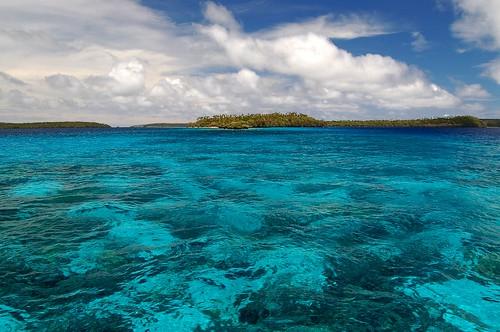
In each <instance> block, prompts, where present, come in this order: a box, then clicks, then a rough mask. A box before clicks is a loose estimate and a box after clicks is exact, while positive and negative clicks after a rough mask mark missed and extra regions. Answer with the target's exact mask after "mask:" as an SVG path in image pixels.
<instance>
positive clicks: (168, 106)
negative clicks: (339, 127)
mask: <svg viewBox="0 0 500 332" xmlns="http://www.w3.org/2000/svg"><path fill="white" fill-rule="evenodd" d="M0 47H2V50H6V51H5V52H3V54H2V55H0V121H21V120H22V121H25V120H73V119H82V120H87V119H92V120H100V121H104V122H110V123H112V124H130V123H137V122H149V121H186V120H192V119H194V118H196V117H197V116H202V115H211V114H218V113H247V112H252V113H257V112H272V111H278V112H287V111H299V112H303V113H308V114H311V115H314V116H317V117H321V118H330V119H336V118H340V119H350V118H353V119H357V118H363V119H364V118H415V117H426V116H442V115H454V114H472V115H477V116H480V117H500V89H499V85H500V1H498V0H423V1H394V0H385V1H370V0H361V1H303V0H295V1H284V0H226V1H218V2H210V1H208V2H206V1H199V0H168V1H162V0H144V1H140V2H138V1H133V0H110V1H106V2H102V1H95V0H72V1H62V0H49V1H46V2H43V4H40V2H37V1H34V0H23V1H21V2H19V4H16V3H10V4H9V3H2V4H0Z"/></svg>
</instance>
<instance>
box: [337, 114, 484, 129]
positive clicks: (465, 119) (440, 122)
mask: <svg viewBox="0 0 500 332" xmlns="http://www.w3.org/2000/svg"><path fill="white" fill-rule="evenodd" d="M327 126H328V127H471V128H475V127H486V125H485V124H484V123H483V122H482V121H481V120H480V119H478V118H476V117H473V116H468V115H466V116H455V117H449V118H434V119H416V120H366V121H356V120H349V121H327Z"/></svg>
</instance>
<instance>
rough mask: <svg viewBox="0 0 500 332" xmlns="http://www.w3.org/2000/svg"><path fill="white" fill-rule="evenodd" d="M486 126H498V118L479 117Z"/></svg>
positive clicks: (499, 120)
mask: <svg viewBox="0 0 500 332" xmlns="http://www.w3.org/2000/svg"><path fill="white" fill-rule="evenodd" d="M481 121H483V122H484V123H485V124H486V126H487V127H500V119H481Z"/></svg>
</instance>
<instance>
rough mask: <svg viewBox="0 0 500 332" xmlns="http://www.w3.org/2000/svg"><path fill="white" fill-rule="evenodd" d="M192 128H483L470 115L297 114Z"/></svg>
mask: <svg viewBox="0 0 500 332" xmlns="http://www.w3.org/2000/svg"><path fill="white" fill-rule="evenodd" d="M189 126H190V127H193V128H223V129H247V128H268V127H485V126H486V124H485V123H484V122H483V121H481V120H480V119H478V118H476V117H473V116H456V117H449V118H434V119H417V120H364V121H361V120H346V121H323V120H317V119H314V118H312V117H310V116H308V115H305V114H298V113H286V114H282V113H272V114H245V115H215V116H212V117H201V118H198V120H197V121H195V122H193V123H191V124H189Z"/></svg>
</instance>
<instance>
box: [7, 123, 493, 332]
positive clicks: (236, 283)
mask: <svg viewBox="0 0 500 332" xmlns="http://www.w3.org/2000/svg"><path fill="white" fill-rule="evenodd" d="M0 160H1V162H0V331H23V330H34V331H132V330H133V331H148V330H149V331H193V330H199V331H201V330H213V331H246V330H250V331H270V330H289V331H335V330H341V331H370V330H387V331H394V330H399V331H409V330H414V331H460V330H462V331H495V330H499V329H500V315H499V314H498V313H499V312H500V250H499V245H500V236H499V235H500V227H499V226H500V168H499V167H500V130H498V129H470V130H469V129H425V130H424V129H264V130H248V131H222V130H196V129H151V130H150V129H136V130H132V129H112V130H33V131H13V130H4V131H0Z"/></svg>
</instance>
